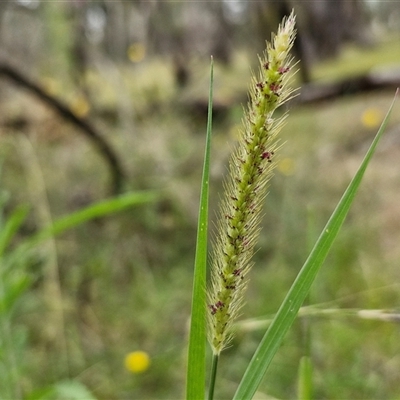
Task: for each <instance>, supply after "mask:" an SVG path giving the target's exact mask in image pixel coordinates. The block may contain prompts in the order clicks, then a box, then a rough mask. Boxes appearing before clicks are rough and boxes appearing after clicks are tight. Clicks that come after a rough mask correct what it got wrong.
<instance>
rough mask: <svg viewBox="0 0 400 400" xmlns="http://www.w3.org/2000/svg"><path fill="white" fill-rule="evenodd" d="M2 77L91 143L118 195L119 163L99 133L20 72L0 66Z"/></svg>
mask: <svg viewBox="0 0 400 400" xmlns="http://www.w3.org/2000/svg"><path fill="white" fill-rule="evenodd" d="M1 75H3V76H5V77H7V78H8V79H10V80H12V81H13V82H14V83H16V84H18V85H20V86H22V87H23V88H25V89H27V90H28V91H30V92H31V93H32V94H34V95H35V96H36V97H37V98H39V99H40V100H41V101H43V102H44V103H46V104H47V105H49V106H50V107H51V108H52V109H53V110H55V111H56V112H57V113H58V114H60V115H61V116H62V117H63V118H64V119H66V120H67V121H69V122H71V123H72V124H74V125H75V126H76V127H78V128H79V129H80V131H81V132H82V133H83V134H84V135H85V136H86V137H87V138H88V139H89V140H90V141H91V142H92V143H93V145H94V146H95V147H96V148H97V150H98V151H99V153H100V154H101V155H102V157H103V158H104V159H105V161H106V162H107V164H108V166H109V169H110V174H111V182H112V185H111V191H112V193H113V194H116V193H119V192H120V191H121V189H122V184H123V180H124V173H123V170H122V166H121V163H120V161H119V159H118V157H117V155H116V154H115V152H114V151H113V150H112V148H111V146H110V145H109V144H108V143H107V141H106V140H105V139H104V138H103V137H102V136H101V135H100V134H99V132H98V131H97V130H96V129H95V128H94V127H93V126H92V125H91V123H90V122H89V121H87V120H84V119H82V118H79V117H78V116H76V115H75V114H74V113H73V112H72V111H71V110H70V109H69V108H68V106H66V105H65V104H63V103H62V102H61V101H60V100H58V99H56V98H55V97H53V96H51V95H49V94H48V93H46V92H45V91H44V90H43V89H42V88H40V86H38V85H37V84H36V83H34V82H32V81H31V80H29V79H28V78H26V77H25V76H24V75H23V74H22V73H21V72H19V71H17V70H16V69H15V68H13V67H11V66H9V65H6V64H0V76H1Z"/></svg>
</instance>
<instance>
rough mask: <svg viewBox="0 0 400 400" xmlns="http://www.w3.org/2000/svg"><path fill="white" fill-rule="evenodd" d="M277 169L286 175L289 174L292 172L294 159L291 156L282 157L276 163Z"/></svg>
mask: <svg viewBox="0 0 400 400" xmlns="http://www.w3.org/2000/svg"><path fill="white" fill-rule="evenodd" d="M278 170H279V171H280V172H281V173H282V174H283V175H286V176H290V175H293V174H294V170H295V165H294V161H293V160H292V159H291V158H287V157H286V158H284V159H283V160H281V161H279V163H278Z"/></svg>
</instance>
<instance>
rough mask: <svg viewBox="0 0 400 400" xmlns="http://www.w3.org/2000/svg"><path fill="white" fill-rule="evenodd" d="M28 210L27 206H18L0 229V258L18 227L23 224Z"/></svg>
mask: <svg viewBox="0 0 400 400" xmlns="http://www.w3.org/2000/svg"><path fill="white" fill-rule="evenodd" d="M28 211H29V208H28V207H27V206H20V207H18V208H16V209H15V210H14V211H13V213H12V214H11V215H10V217H9V218H8V219H7V221H6V223H5V224H4V226H3V227H1V232H0V257H2V256H3V253H4V251H5V249H6V247H7V246H8V244H9V243H10V241H11V240H12V238H13V237H14V235H15V234H16V232H17V231H18V229H19V228H20V226H21V225H22V224H23V223H24V221H25V219H26V217H27V215H28Z"/></svg>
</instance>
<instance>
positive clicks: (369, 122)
mask: <svg viewBox="0 0 400 400" xmlns="http://www.w3.org/2000/svg"><path fill="white" fill-rule="evenodd" d="M382 120H383V114H382V111H381V110H379V108H376V107H370V108H367V109H366V110H365V111H364V112H363V114H362V116H361V123H362V124H363V125H364V126H365V127H366V128H370V129H374V128H377V127H378V126H379V124H380V123H381V122H382Z"/></svg>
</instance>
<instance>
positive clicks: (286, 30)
mask: <svg viewBox="0 0 400 400" xmlns="http://www.w3.org/2000/svg"><path fill="white" fill-rule="evenodd" d="M294 39H295V16H294V14H293V13H292V14H291V15H290V16H289V17H288V18H286V19H285V20H283V22H282V24H281V25H280V26H279V28H278V33H277V34H276V35H275V36H273V37H272V40H271V42H270V43H267V49H266V52H265V53H264V55H263V57H260V58H259V60H260V71H259V74H258V77H253V79H252V84H251V88H250V92H249V103H248V107H247V110H246V111H245V115H244V118H243V128H242V131H241V133H240V138H239V142H238V144H237V147H236V150H235V151H234V153H233V155H232V158H231V160H230V173H229V176H228V178H227V179H226V181H225V185H224V189H225V194H224V196H223V199H222V201H221V205H220V212H219V218H218V223H217V233H216V236H215V241H214V247H213V253H212V260H211V285H210V288H208V290H207V293H208V313H207V314H208V339H209V342H210V344H211V347H212V349H213V353H214V355H219V354H220V353H221V351H222V350H223V349H224V348H226V346H227V345H228V344H229V341H230V339H231V332H232V329H231V328H232V324H233V322H234V321H235V318H236V317H237V316H238V313H239V310H240V308H241V306H242V304H243V297H244V290H245V288H246V283H247V279H246V275H247V273H248V272H249V270H250V268H251V266H252V262H251V258H252V255H253V252H254V246H255V244H256V242H257V239H258V233H259V230H260V221H261V217H262V204H263V202H264V199H265V196H266V194H267V184H268V181H269V180H270V178H271V177H272V172H273V169H274V167H275V164H276V162H275V161H274V160H275V156H276V151H277V150H278V147H279V142H278V139H277V135H278V133H279V131H280V129H281V128H282V125H283V122H284V119H285V117H286V115H285V114H284V115H283V116H280V117H276V116H275V115H274V114H275V111H276V110H277V108H279V107H280V106H281V105H282V104H283V103H285V102H286V101H287V100H288V99H289V98H290V97H291V96H292V94H293V90H292V89H291V88H289V87H288V81H289V80H290V78H291V76H292V75H293V74H292V73H291V72H292V70H293V66H292V61H293V59H292V58H291V56H290V49H291V48H292V45H293V42H294Z"/></svg>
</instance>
